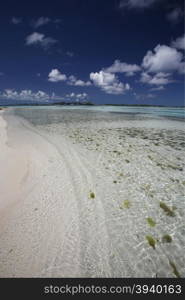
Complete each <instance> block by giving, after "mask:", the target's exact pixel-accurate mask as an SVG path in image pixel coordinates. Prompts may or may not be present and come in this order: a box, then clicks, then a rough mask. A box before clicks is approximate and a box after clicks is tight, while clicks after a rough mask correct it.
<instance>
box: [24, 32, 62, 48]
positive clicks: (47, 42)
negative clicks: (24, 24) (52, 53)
mask: <svg viewBox="0 0 185 300" xmlns="http://www.w3.org/2000/svg"><path fill="white" fill-rule="evenodd" d="M56 42H57V40H55V39H53V38H51V37H46V36H45V35H44V34H43V33H39V32H33V33H31V34H30V35H28V36H27V37H26V45H27V46H31V45H38V46H41V47H43V48H44V49H48V48H49V47H51V46H52V45H53V44H55V43H56Z"/></svg>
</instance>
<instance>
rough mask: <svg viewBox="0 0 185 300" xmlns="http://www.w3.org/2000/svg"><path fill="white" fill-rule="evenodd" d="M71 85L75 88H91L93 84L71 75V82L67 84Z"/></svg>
mask: <svg viewBox="0 0 185 300" xmlns="http://www.w3.org/2000/svg"><path fill="white" fill-rule="evenodd" d="M67 83H68V84H69V85H74V86H90V85H91V82H90V81H86V82H85V81H83V80H81V79H77V78H76V77H75V76H73V75H71V76H69V80H68V82H67Z"/></svg>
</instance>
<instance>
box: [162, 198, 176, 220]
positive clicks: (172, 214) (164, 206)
mask: <svg viewBox="0 0 185 300" xmlns="http://www.w3.org/2000/svg"><path fill="white" fill-rule="evenodd" d="M160 208H162V209H163V210H164V212H165V213H166V214H167V216H170V217H175V213H174V211H173V210H172V209H171V208H170V207H169V206H167V205H166V204H165V203H164V202H162V201H161V202H160Z"/></svg>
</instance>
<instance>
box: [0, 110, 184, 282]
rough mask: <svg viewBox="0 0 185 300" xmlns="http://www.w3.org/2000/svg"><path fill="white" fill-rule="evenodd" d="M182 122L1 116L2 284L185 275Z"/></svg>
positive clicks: (65, 114) (83, 115) (56, 114)
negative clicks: (12, 279) (25, 280)
mask: <svg viewBox="0 0 185 300" xmlns="http://www.w3.org/2000/svg"><path fill="white" fill-rule="evenodd" d="M184 133H185V126H184V121H183V120H181V119H179V120H178V119H177V118H176V119H175V118H174V119H172V118H171V119H170V118H165V117H163V116H159V117H151V116H150V117H149V116H148V115H143V114H136V113H134V114H128V113H127V114H123V113H120V112H119V111H118V112H105V111H104V112H100V111H96V110H94V111H93V110H91V109H89V110H81V109H75V110H72V109H70V108H69V109H67V110H66V109H59V108H57V109H49V108H48V109H47V108H38V109H37V108H29V109H27V108H16V109H12V108H8V109H4V110H3V111H0V147H1V154H0V166H1V171H0V191H1V199H0V214H1V218H0V220H1V221H0V222H1V226H0V277H185V254H184V253H185V221H184V220H185V201H184V200H185V199H184V195H185V156H184V148H185V138H184Z"/></svg>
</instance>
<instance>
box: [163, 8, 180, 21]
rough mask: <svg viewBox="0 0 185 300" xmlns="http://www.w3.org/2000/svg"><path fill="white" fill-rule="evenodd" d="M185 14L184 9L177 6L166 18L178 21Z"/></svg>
mask: <svg viewBox="0 0 185 300" xmlns="http://www.w3.org/2000/svg"><path fill="white" fill-rule="evenodd" d="M183 15H184V13H183V10H182V9H181V8H180V7H175V8H174V9H173V10H172V11H170V12H169V13H168V14H167V15H166V18H167V20H168V21H170V22H172V23H178V22H179V21H180V20H181V19H182V17H183Z"/></svg>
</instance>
